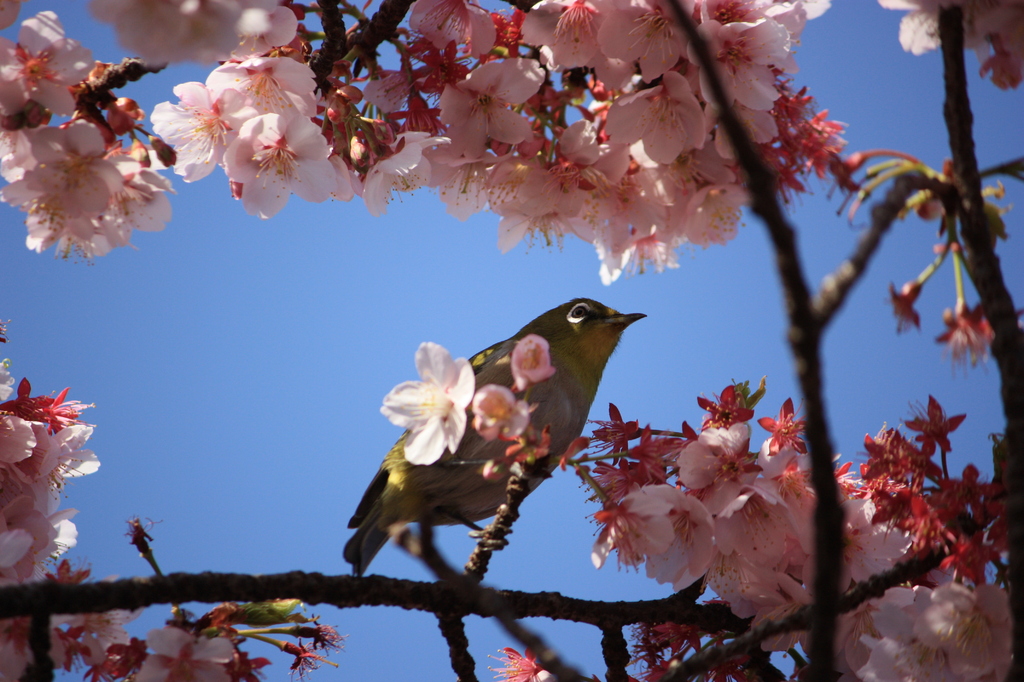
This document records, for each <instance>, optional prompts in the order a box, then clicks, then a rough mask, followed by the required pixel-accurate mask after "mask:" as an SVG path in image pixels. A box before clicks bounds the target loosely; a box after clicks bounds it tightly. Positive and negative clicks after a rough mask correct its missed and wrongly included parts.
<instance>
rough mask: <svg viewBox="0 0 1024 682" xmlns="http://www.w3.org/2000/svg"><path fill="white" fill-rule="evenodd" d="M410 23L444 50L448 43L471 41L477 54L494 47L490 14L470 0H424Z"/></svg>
mask: <svg viewBox="0 0 1024 682" xmlns="http://www.w3.org/2000/svg"><path fill="white" fill-rule="evenodd" d="M409 26H410V27H411V28H412V29H413V30H415V31H419V32H420V33H422V34H423V35H424V36H426V37H427V39H428V40H429V41H430V42H431V43H433V44H434V47H436V48H438V49H443V48H444V47H445V46H446V45H448V43H450V42H452V41H454V42H455V43H456V44H468V45H469V48H470V54H472V55H473V56H474V57H479V56H480V55H483V54H486V53H487V52H489V51H490V49H491V48H492V47H494V39H495V28H494V22H493V21H492V20H491V14H490V12H488V11H487V10H485V9H483V8H482V7H480V6H479V5H477V4H475V3H472V2H468V1H467V0H421V1H420V2H417V3H415V4H414V5H413V6H412V12H411V13H410V14H409Z"/></svg>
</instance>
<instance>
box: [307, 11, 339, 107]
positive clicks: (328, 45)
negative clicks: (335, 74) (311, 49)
mask: <svg viewBox="0 0 1024 682" xmlns="http://www.w3.org/2000/svg"><path fill="white" fill-rule="evenodd" d="M338 2H339V0H317V4H318V5H319V6H320V25H321V26H322V27H323V29H324V40H323V42H322V43H321V44H320V49H319V50H317V52H316V54H314V55H313V58H312V59H310V60H309V68H311V69H312V70H313V75H314V77H315V78H316V86H317V88H318V89H319V90H320V92H327V91H328V90H329V89H330V84H329V83H328V81H327V77H328V76H330V75H331V71H333V70H334V62H336V61H338V60H339V59H341V58H342V57H344V56H345V54H346V53H347V52H348V36H347V35H345V19H344V18H343V17H342V15H341V11H340V10H339V9H338Z"/></svg>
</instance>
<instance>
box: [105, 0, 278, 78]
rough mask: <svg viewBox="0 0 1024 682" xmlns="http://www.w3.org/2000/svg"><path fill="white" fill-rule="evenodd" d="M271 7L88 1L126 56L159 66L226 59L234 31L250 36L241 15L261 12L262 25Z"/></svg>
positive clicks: (250, 1) (244, 1) (213, 1)
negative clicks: (111, 27) (127, 53)
mask: <svg viewBox="0 0 1024 682" xmlns="http://www.w3.org/2000/svg"><path fill="white" fill-rule="evenodd" d="M274 6H275V2H274V1H273V0H209V1H207V2H190V1H188V0H168V1H167V2H157V3H154V2H150V1H149V0H91V2H90V3H89V10H90V11H91V12H92V13H93V15H94V16H95V17H96V18H97V19H99V20H100V21H103V22H106V23H109V24H113V26H114V29H115V30H116V31H117V39H118V41H119V42H120V43H121V45H122V46H123V47H124V48H126V49H127V50H128V51H129V52H132V53H134V54H137V55H139V56H140V57H142V58H143V59H145V60H146V61H148V62H151V63H153V64H161V63H167V62H182V61H195V62H213V61H217V60H221V59H224V58H226V57H227V56H228V55H229V54H230V53H231V51H232V50H233V49H235V48H236V47H237V46H238V43H239V29H241V30H242V31H248V32H252V27H253V25H254V23H256V22H255V21H254V18H255V17H254V16H253V15H252V14H251V13H247V12H246V10H250V9H255V10H258V11H259V12H261V13H262V14H263V22H260V23H263V24H264V25H265V23H266V21H267V19H266V14H267V13H268V12H270V11H271V10H272V9H273V8H274ZM240 22H241V25H239V24H240Z"/></svg>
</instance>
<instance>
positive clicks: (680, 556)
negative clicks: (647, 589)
mask: <svg viewBox="0 0 1024 682" xmlns="http://www.w3.org/2000/svg"><path fill="white" fill-rule="evenodd" d="M672 490H674V491H675V493H673V494H672V495H671V500H672V508H671V509H670V510H669V512H668V517H669V520H670V521H671V522H672V529H673V538H672V544H671V545H669V547H668V549H666V550H665V551H664V552H660V553H657V554H655V553H651V554H648V556H647V577H648V578H654V579H655V580H657V581H658V582H659V583H672V589H673V590H676V591H679V590H682V589H685V588H687V587H689V586H690V585H691V584H693V582H694V581H696V580H698V579H700V577H701V576H702V575H704V573H705V572H706V571H707V569H708V566H709V565H710V564H711V557H712V556H713V555H714V549H715V546H714V541H713V537H712V536H713V535H714V532H715V525H714V520H713V519H712V518H711V514H710V513H709V512H708V510H707V508H706V507H705V506H704V505H703V504H702V503H701V501H700V500H698V499H697V498H696V497H695V496H693V495H688V494H686V493H685V492H683V491H682V490H679V489H677V488H672Z"/></svg>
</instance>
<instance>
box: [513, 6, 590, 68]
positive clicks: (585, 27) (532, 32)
mask: <svg viewBox="0 0 1024 682" xmlns="http://www.w3.org/2000/svg"><path fill="white" fill-rule="evenodd" d="M601 4H602V3H601V1H600V0H541V1H540V2H538V3H537V4H536V5H534V6H533V8H532V9H531V10H530V12H529V13H528V14H527V15H526V19H525V20H523V27H522V32H523V38H524V40H526V42H528V43H530V44H532V45H540V46H542V47H541V53H542V55H544V57H545V63H546V64H547V65H548V66H550V67H551V68H552V69H557V70H563V69H573V68H576V67H578V66H585V65H587V64H588V62H589V61H590V59H591V58H592V57H593V56H594V54H595V53H596V52H597V51H598V49H599V45H600V42H599V41H598V37H597V36H598V31H599V30H600V28H601V23H602V20H603V17H602V14H601V9H600V5H601Z"/></svg>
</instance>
